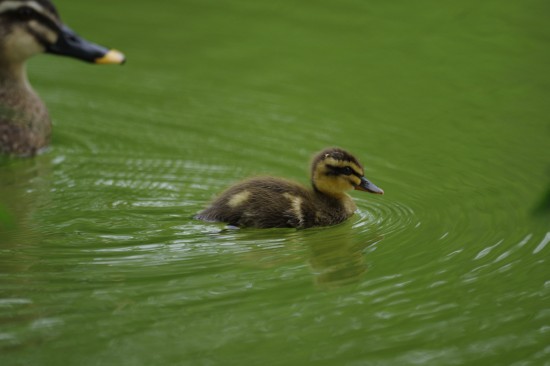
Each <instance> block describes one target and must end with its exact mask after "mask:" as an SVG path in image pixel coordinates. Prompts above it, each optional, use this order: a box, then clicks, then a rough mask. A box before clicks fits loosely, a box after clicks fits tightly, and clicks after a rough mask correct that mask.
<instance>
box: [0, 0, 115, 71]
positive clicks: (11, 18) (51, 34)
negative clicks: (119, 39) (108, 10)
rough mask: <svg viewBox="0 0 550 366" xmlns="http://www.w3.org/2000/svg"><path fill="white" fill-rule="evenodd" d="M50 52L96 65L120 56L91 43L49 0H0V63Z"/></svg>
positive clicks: (112, 60)
mask: <svg viewBox="0 0 550 366" xmlns="http://www.w3.org/2000/svg"><path fill="white" fill-rule="evenodd" d="M42 52H47V53H52V54H56V55H63V56H69V57H74V58H77V59H81V60H84V61H88V62H92V63H96V64H122V63H123V62H124V60H125V59H124V55H123V54H122V53H120V52H119V51H116V50H110V49H108V48H105V47H103V46H99V45H97V44H94V43H91V42H89V41H87V40H85V39H83V38H82V37H80V36H78V35H77V34H76V33H75V32H74V31H72V30H71V29H70V28H69V27H67V26H66V25H65V24H63V22H62V21H61V19H60V18H59V15H58V13H57V11H56V9H55V7H54V5H53V4H52V3H51V2H50V1H49V0H0V63H1V64H4V66H5V65H9V64H18V63H23V62H24V61H25V60H26V59H28V58H29V57H31V56H33V55H35V54H38V53H42Z"/></svg>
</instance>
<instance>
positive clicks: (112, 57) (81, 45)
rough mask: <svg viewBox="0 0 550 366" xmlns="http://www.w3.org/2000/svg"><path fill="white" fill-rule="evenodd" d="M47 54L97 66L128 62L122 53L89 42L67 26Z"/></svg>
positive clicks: (48, 47)
mask: <svg viewBox="0 0 550 366" xmlns="http://www.w3.org/2000/svg"><path fill="white" fill-rule="evenodd" d="M46 52H48V53H53V54H56V55H62V56H69V57H74V58H78V59H80V60H83V61H88V62H92V63H95V64H123V63H124V61H125V60H126V59H125V57H124V55H123V54H122V53H121V52H119V51H116V50H109V49H107V48H105V47H103V46H100V45H97V44H95V43H92V42H89V41H87V40H85V39H84V38H82V37H80V36H79V35H77V34H76V33H75V32H74V31H73V30H72V29H71V28H69V27H67V26H66V25H63V26H62V27H61V29H60V32H59V37H58V38H57V41H56V42H55V43H54V44H50V45H46Z"/></svg>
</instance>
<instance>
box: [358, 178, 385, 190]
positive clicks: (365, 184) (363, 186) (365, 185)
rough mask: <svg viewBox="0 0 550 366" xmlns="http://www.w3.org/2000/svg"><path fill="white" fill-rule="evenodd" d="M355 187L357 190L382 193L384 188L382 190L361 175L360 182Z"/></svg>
mask: <svg viewBox="0 0 550 366" xmlns="http://www.w3.org/2000/svg"><path fill="white" fill-rule="evenodd" d="M355 189H356V190H358V191H364V192H370V193H376V194H384V190H382V189H381V188H378V187H377V186H376V185H375V184H374V183H372V182H371V181H369V180H368V179H367V178H365V177H361V183H360V184H359V185H357V186H355Z"/></svg>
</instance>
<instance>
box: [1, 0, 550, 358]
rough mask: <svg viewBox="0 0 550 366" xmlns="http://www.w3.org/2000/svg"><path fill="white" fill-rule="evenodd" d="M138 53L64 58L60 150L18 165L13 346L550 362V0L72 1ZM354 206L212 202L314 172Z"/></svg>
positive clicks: (36, 352)
mask: <svg viewBox="0 0 550 366" xmlns="http://www.w3.org/2000/svg"><path fill="white" fill-rule="evenodd" d="M57 6H58V8H59V10H60V12H61V14H62V16H63V17H64V19H65V20H66V21H67V23H69V24H70V25H71V26H72V27H73V28H75V29H76V30H77V31H78V32H79V33H81V34H82V35H84V36H86V37H87V38H89V39H93V40H94V41H96V42H98V43H103V44H107V45H111V46H115V47H117V48H120V49H121V50H123V51H124V52H125V53H126V55H127V57H128V63H127V65H125V66H124V67H120V68H119V67H92V66H89V65H86V64H83V63H80V62H77V61H74V60H70V59H63V58H56V57H53V56H42V57H37V58H35V59H33V60H32V61H31V62H30V63H29V74H30V75H29V76H30V79H31V81H32V83H33V85H34V86H35V88H36V89H37V91H38V92H39V93H40V94H41V95H42V97H43V99H44V100H45V101H46V103H47V104H48V106H49V109H50V112H51V114H52V116H53V119H54V138H53V143H52V148H51V149H50V151H48V152H47V153H46V154H43V155H41V156H38V157H36V158H34V159H26V160H19V159H3V160H2V161H1V162H0V164H1V166H0V195H1V196H0V203H1V205H0V223H1V226H0V276H1V277H0V350H1V352H0V361H1V363H2V364H3V365H29V364H31V365H59V364H67V365H70V364H80V365H96V364H112V365H170V364H174V365H176V364H177V365H257V364H259V363H263V364H267V365H307V364H315V365H336V364H338V365H371V364H372V365H412V364H423V365H459V364H468V365H472V364H480V365H481V364H483V365H489V364H510V365H548V364H550V348H549V347H548V344H549V342H548V341H549V340H550V308H549V306H548V304H550V273H549V269H548V268H549V265H548V260H549V249H550V246H549V245H548V243H549V241H550V224H549V223H550V198H549V197H550V195H549V192H550V161H549V155H548V137H549V128H550V125H549V122H548V115H550V107H549V105H548V103H547V100H548V95H549V94H548V90H550V88H549V85H550V76H549V75H550V73H548V66H547V65H548V63H549V61H550V59H549V56H550V52H549V51H548V39H549V36H550V33H549V32H550V31H549V28H548V27H547V25H546V23H547V17H546V16H545V14H547V12H548V10H550V9H548V5H547V4H546V3H545V2H542V1H534V0H533V1H523V2H507V3H506V4H503V3H502V2H497V1H486V2H484V3H482V4H480V3H479V2H474V1H463V2H460V3H456V4H441V3H440V2H436V1H422V2H415V3H406V2H397V3H391V4H390V3H388V4H386V3H384V4H381V3H377V2H371V1H367V2H365V1H352V0H349V1H348V0H347V1H340V2H338V3H336V2H329V1H321V2H317V3H315V5H313V4H309V3H299V4H297V3H295V2H290V1H284V2H277V3H273V2H251V1H233V2H231V3H219V2H213V1H183V2H182V1H165V2H163V3H162V6H159V5H158V4H156V3H151V2H145V1H133V2H131V3H129V2H126V1H103V0H102V1H94V2H93V3H82V4H80V3H79V4H75V3H72V2H70V1H66V0H64V1H61V0H60V1H57ZM334 145H337V146H341V147H344V148H346V149H348V150H350V151H352V152H354V153H355V154H356V155H357V156H358V158H360V159H361V161H363V163H364V164H365V167H366V172H367V177H368V178H369V179H371V180H372V181H373V182H375V183H376V184H377V185H379V186H380V187H382V188H383V189H384V190H385V192H386V194H385V195H384V196H375V195H368V194H364V193H361V192H353V193H352V195H353V197H354V198H355V199H356V202H357V206H358V212H357V214H356V215H355V216H354V217H352V218H351V219H350V220H349V221H347V222H345V223H343V224H341V225H338V226H335V227H331V228H318V229H308V230H301V231H296V230H253V229H246V230H225V228H224V226H223V225H216V224H206V223H202V222H199V221H195V220H193V219H191V217H192V215H193V214H194V213H195V212H197V211H199V210H200V209H201V208H203V207H204V206H205V205H206V204H207V203H208V201H209V200H210V199H211V198H212V197H213V195H215V193H216V192H219V191H220V190H222V189H223V188H225V187H227V186H228V185H229V184H231V183H233V182H236V181H238V180H239V179H242V178H244V177H247V176H251V175H257V174H273V175H277V176H284V177H287V178H290V179H294V180H297V181H300V182H302V183H304V184H308V177H307V174H308V164H309V159H310V157H311V156H312V154H314V153H315V152H316V151H318V150H320V149H322V148H324V147H326V146H334Z"/></svg>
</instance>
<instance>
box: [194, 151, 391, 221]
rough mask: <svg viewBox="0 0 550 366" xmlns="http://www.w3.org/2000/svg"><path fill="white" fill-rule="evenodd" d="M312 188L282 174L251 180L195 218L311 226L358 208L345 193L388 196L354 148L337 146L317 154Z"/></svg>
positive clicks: (221, 196)
mask: <svg viewBox="0 0 550 366" xmlns="http://www.w3.org/2000/svg"><path fill="white" fill-rule="evenodd" d="M311 185H312V188H311V189H308V188H306V187H304V186H302V185H300V184H298V183H295V182H292V181H288V180H285V179H281V178H273V177H258V178H250V179H248V180H245V181H243V182H240V183H237V184H236V185H234V186H232V187H230V188H228V189H227V190H226V191H224V192H222V193H221V195H220V196H219V197H218V198H216V199H215V200H214V201H213V202H212V203H211V204H210V206H209V207H208V208H206V209H205V210H203V211H201V212H199V213H198V214H197V215H196V216H195V217H196V218H197V219H200V220H204V221H210V222H225V223H228V224H229V225H232V226H237V227H255V228H283V227H290V228H300V229H303V228H309V227H315V226H329V225H336V224H339V223H341V222H343V221H345V220H346V219H348V218H349V217H350V216H351V215H353V213H354V212H355V210H356V209H357V207H356V206H355V203H354V202H353V200H352V199H351V197H350V196H349V195H348V194H347V193H346V191H349V190H352V189H356V190H359V191H365V192H371V193H376V194H384V191H383V190H382V189H380V188H378V187H377V186H376V185H374V184H373V183H371V182H370V181H368V180H367V179H366V178H365V177H364V170H363V166H362V165H361V164H360V163H359V161H358V160H357V159H356V158H355V157H354V156H353V155H352V154H350V153H349V152H347V151H345V150H342V149H340V148H336V147H332V148H327V149H324V150H323V151H321V152H319V153H318V154H316V155H315V157H314V158H313V160H312V163H311Z"/></svg>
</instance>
